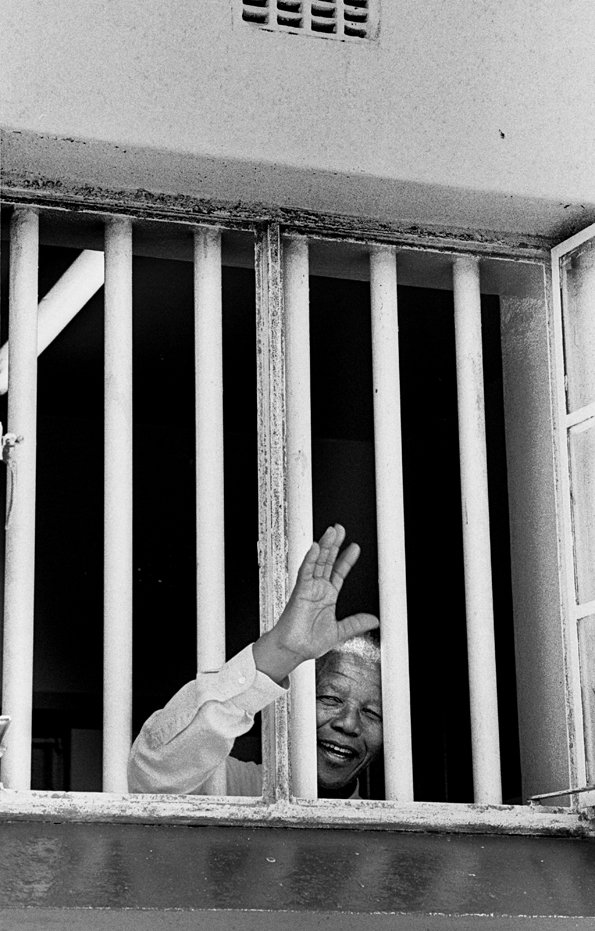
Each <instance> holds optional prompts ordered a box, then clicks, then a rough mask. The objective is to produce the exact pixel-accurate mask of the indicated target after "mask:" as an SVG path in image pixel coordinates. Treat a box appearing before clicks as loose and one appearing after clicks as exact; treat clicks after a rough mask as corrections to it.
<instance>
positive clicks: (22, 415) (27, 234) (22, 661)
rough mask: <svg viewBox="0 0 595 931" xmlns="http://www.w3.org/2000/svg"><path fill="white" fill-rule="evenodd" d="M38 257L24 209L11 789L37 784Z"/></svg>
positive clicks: (15, 226)
mask: <svg viewBox="0 0 595 931" xmlns="http://www.w3.org/2000/svg"><path fill="white" fill-rule="evenodd" d="M38 255H39V217H38V215H37V212H36V211H35V210H31V209H28V208H27V209H16V210H15V213H14V216H13V218H12V222H11V227H10V283H9V302H10V311H9V312H10V349H9V371H10V375H9V381H8V389H9V390H8V424H7V429H8V432H10V433H15V434H17V435H18V436H22V437H23V439H22V442H20V443H18V444H17V445H16V446H15V447H14V448H13V450H12V460H13V463H14V464H15V465H14V468H15V473H14V474H13V478H12V496H13V500H12V505H11V500H10V499H11V480H10V478H9V479H8V482H9V484H8V486H7V487H8V496H7V519H8V517H9V514H10V519H9V520H8V527H7V530H6V564H5V573H6V581H5V589H4V649H3V669H2V712H3V714H9V715H10V716H11V717H12V725H11V729H10V732H9V737H8V738H7V751H6V754H5V756H4V758H3V760H2V780H3V782H4V784H5V785H6V787H7V788H11V789H28V788H29V787H30V785H31V714H32V708H33V608H34V602H33V598H34V580H35V464H36V420H37V266H38ZM9 509H10V511H9Z"/></svg>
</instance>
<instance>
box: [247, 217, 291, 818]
mask: <svg viewBox="0 0 595 931" xmlns="http://www.w3.org/2000/svg"><path fill="white" fill-rule="evenodd" d="M281 252H282V248H281V234H280V229H279V226H278V224H276V223H270V224H268V225H267V228H266V230H263V232H262V233H260V234H258V235H257V237H256V242H255V259H256V263H255V271H256V340H257V343H256V345H257V352H256V370H257V416H258V510H259V520H258V533H259V538H258V564H259V576H260V623H261V626H260V629H261V633H264V632H265V631H267V630H272V628H273V627H274V625H275V623H276V622H277V619H278V618H279V617H280V615H281V612H282V611H283V608H284V607H285V604H286V601H287V549H286V548H287V469H286V461H287V446H286V420H287V418H286V404H285V395H286V379H285V339H284V335H285V329H284V326H285V321H284V319H283V285H282V278H283V269H282V267H281V263H282V260H281ZM288 704H289V696H288V695H285V696H284V697H283V698H280V699H278V700H277V701H276V702H275V703H274V704H273V705H272V706H271V705H269V706H268V708H264V709H263V712H262V736H263V739H262V753H263V760H264V763H265V766H264V769H263V796H264V798H265V800H266V801H267V802H275V801H282V802H286V801H288V800H289V797H290V785H289V749H288V748H289V742H288V726H287V721H288Z"/></svg>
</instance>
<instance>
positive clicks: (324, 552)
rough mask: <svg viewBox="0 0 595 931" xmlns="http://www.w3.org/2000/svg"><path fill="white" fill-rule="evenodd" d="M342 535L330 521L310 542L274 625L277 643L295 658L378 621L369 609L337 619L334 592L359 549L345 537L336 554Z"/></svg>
mask: <svg viewBox="0 0 595 931" xmlns="http://www.w3.org/2000/svg"><path fill="white" fill-rule="evenodd" d="M344 540H345V529H344V528H343V527H342V526H341V525H340V524H335V526H334V527H329V528H328V529H327V530H326V531H325V533H324V534H323V535H322V537H321V538H320V541H319V543H313V544H312V546H311V547H310V549H309V550H308V552H307V553H306V556H305V558H304V561H303V563H302V565H301V566H300V570H299V572H298V577H297V581H296V584H295V587H294V589H293V592H292V593H291V597H290V599H289V601H288V603H287V606H286V608H285V610H284V611H283V614H282V615H281V617H280V618H279V621H278V623H277V625H276V629H277V634H278V636H279V638H280V643H281V644H282V646H283V647H284V648H285V649H287V650H290V651H291V652H292V653H295V654H296V655H297V656H299V657H300V659H301V660H306V659H316V658H318V657H319V656H322V655H323V654H324V653H327V652H328V651H329V650H332V649H333V648H334V647H337V646H338V645H339V644H341V643H344V642H345V641H346V640H349V638H350V637H355V636H357V635H358V634H362V633H364V632H365V631H367V630H372V629H373V628H375V627H378V619H377V618H375V617H374V615H372V614H352V615H350V616H349V617H346V618H343V620H341V621H338V620H337V616H336V606H337V599H338V597H339V592H340V591H341V588H342V586H343V582H344V581H345V579H346V578H347V576H348V575H349V572H350V571H351V569H352V568H353V566H354V565H355V563H356V562H357V560H358V558H359V554H360V549H359V546H358V545H357V544H356V543H350V544H349V546H347V547H346V548H345V550H344V551H343V552H342V553H341V554H339V550H340V548H341V545H342V543H343V541H344Z"/></svg>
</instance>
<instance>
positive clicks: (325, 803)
mask: <svg viewBox="0 0 595 931" xmlns="http://www.w3.org/2000/svg"><path fill="white" fill-rule="evenodd" d="M186 222H187V223H188V222H189V221H186ZM37 225H38V214H37V211H36V209H33V208H29V207H24V208H23V207H17V208H16V210H15V213H14V219H13V224H12V230H11V269H10V276H11V277H10V304H11V307H10V313H11V317H10V349H9V352H10V360H9V398H8V400H9V414H8V424H7V428H8V430H9V431H10V432H12V433H15V434H18V435H19V436H21V435H22V436H23V437H24V439H23V442H22V443H18V444H17V446H16V452H15V453H13V454H12V455H13V456H14V462H15V463H16V464H17V466H16V468H17V475H18V481H17V493H16V494H15V495H14V500H13V501H12V502H11V510H10V520H9V522H8V528H7V550H6V554H7V556H6V589H5V627H4V652H3V708H2V711H3V713H5V714H10V715H12V716H13V723H12V727H11V731H10V752H9V753H7V754H6V755H5V757H4V759H3V761H2V779H3V782H4V784H5V786H7V787H8V789H9V790H16V792H13V793H11V792H10V791H8V792H6V793H2V794H0V812H2V811H4V812H5V813H11V812H12V813H14V811H15V810H17V809H18V807H19V805H20V806H21V807H20V810H21V811H28V812H29V813H34V812H35V811H37V812H38V813H42V812H47V811H49V810H50V808H51V805H52V801H51V800H50V799H49V797H46V795H45V794H44V793H32V794H30V795H28V796H27V798H26V799H25V798H24V797H22V796H21V795H20V791H21V790H26V789H28V787H29V784H30V783H29V771H30V744H31V708H32V654H33V640H32V637H33V594H32V593H33V576H34V567H33V546H34V539H35V528H34V519H35V511H34V502H35V390H34V389H35V386H36V359H37V338H38V337H37V328H38V320H37V311H38V301H37V284H36V275H37V250H38V232H37ZM189 225H190V227H191V230H192V239H193V252H192V255H193V261H194V311H195V313H194V323H195V379H196V380H195V388H196V395H195V397H196V424H195V428H196V435H195V439H196V488H197V503H196V528H197V553H196V556H197V618H198V621H197V656H198V662H197V666H198V669H199V670H203V671H208V670H210V669H213V668H215V667H218V666H220V665H221V664H222V663H223V662H224V661H225V576H224V554H225V548H224V547H225V537H224V508H223V505H224V499H223V404H222V398H223V373H222V277H221V272H222V237H221V228H220V227H219V226H216V227H215V226H208V227H207V226H202V225H201V226H197V225H196V223H192V222H190V223H189ZM322 238H323V237H322ZM587 239H588V237H583V239H581V240H580V241H573V244H572V245H570V246H569V247H568V248H567V249H566V252H569V251H571V250H572V249H575V248H578V247H581V246H582V245H583V243H585V242H587ZM311 241H312V237H311V236H310V235H309V234H306V233H304V232H302V231H300V230H298V231H297V232H296V231H294V230H290V229H287V230H285V229H283V230H281V229H280V228H279V226H277V225H276V224H275V223H272V222H270V223H269V222H267V223H266V224H261V226H260V227H258V229H257V233H256V248H255V272H256V337H257V402H258V413H257V416H258V431H257V432H258V465H259V468H258V482H259V544H258V545H259V565H260V611H261V629H263V630H267V629H270V628H271V627H272V626H273V625H274V623H275V622H276V620H277V619H278V617H279V614H280V612H281V610H282V609H283V607H284V604H285V599H286V597H287V594H288V592H289V591H290V590H291V587H292V585H293V583H294V580H295V575H296V573H297V568H298V566H299V564H300V562H301V559H302V558H303V554H304V552H305V550H306V549H307V547H308V545H309V543H310V541H311V539H312V535H313V514H312V450H311V434H312V427H311V418H310V400H311V399H310V334H309V276H310V275H311V274H313V271H312V257H311V252H310V249H309V243H310V242H311ZM328 242H329V246H332V238H331V237H329V239H328ZM362 246H363V248H364V249H365V250H367V254H368V256H369V282H370V297H371V325H372V371H373V385H374V444H375V461H376V466H375V468H376V473H375V478H376V509H377V528H378V566H379V568H378V574H379V596H380V615H381V619H382V622H383V627H382V670H383V704H384V744H385V785H386V801H369V802H368V801H365V800H358V801H329V800H324V799H320V800H318V799H317V798H316V744H315V710H314V709H315V686H314V664H313V663H310V664H305V665H304V667H303V668H302V669H301V670H300V672H299V673H298V675H297V676H294V677H293V682H292V693H291V695H290V697H289V699H282V700H279V701H278V702H277V703H276V705H275V707H274V708H271V709H267V711H266V713H265V714H264V715H263V718H264V728H263V761H264V777H263V778H264V789H263V798H262V799H251V800H249V801H246V800H230V799H227V798H224V797H222V796H225V788H226V787H225V782H224V777H222V778H221V779H220V778H219V774H216V775H215V777H214V778H213V781H212V784H211V786H210V795H211V797H210V798H209V799H201V798H200V797H196V798H193V799H190V800H188V799H184V798H181V799H174V798H172V797H166V796H164V797H157V796H150V797H143V796H138V797H125V793H126V789H127V786H126V761H127V755H128V750H129V747H130V742H131V730H132V728H131V720H132V718H131V714H132V426H133V424H132V252H133V221H132V220H131V219H129V218H126V217H107V218H106V220H105V505H104V507H105V511H104V514H105V527H104V529H105V538H104V545H105V557H104V625H105V638H104V742H103V747H104V768H103V769H104V793H105V795H104V796H97V797H96V796H92V795H90V794H89V795H86V794H83V795H85V797H84V798H83V797H82V796H80V800H81V802H82V803H83V804H84V805H86V806H87V811H88V813H89V817H96V816H98V813H99V812H100V811H103V812H104V813H105V812H106V811H108V810H109V811H113V812H120V813H121V814H122V816H123V817H124V818H125V819H126V820H147V821H160V820H162V819H163V820H167V819H171V818H174V820H176V818H177V819H179V820H182V821H184V822H187V821H190V822H192V821H193V820H200V819H201V817H203V815H204V816H205V817H207V818H211V819H213V818H215V819H217V820H219V819H220V820H224V821H230V822H233V821H245V822H246V823H269V824H271V823H286V824H307V823H310V822H312V823H315V822H318V823H320V821H322V822H323V823H327V824H345V825H348V824H351V825H354V824H359V825H366V824H367V825H370V826H389V825H392V826H401V827H409V828H410V829H414V830H417V829H423V826H424V825H426V826H427V825H429V824H436V823H439V824H440V825H441V826H442V827H444V826H447V825H450V829H454V830H458V829H461V830H463V829H464V825H465V824H466V825H473V829H480V828H481V826H482V825H483V826H484V827H485V825H486V824H488V825H491V826H492V827H493V828H494V829H496V830H508V831H514V832H516V831H522V832H525V831H527V832H535V831H537V832H540V831H544V832H548V831H553V832H554V833H555V832H560V833H564V832H568V833H572V832H575V833H580V832H581V831H587V827H585V825H584V822H580V824H579V821H578V820H577V819H578V815H577V812H576V810H570V809H569V810H568V811H559V810H556V811H553V810H549V809H546V808H543V810H541V809H539V808H537V807H532V806H529V807H526V806H513V809H514V811H506V812H505V811H504V810H503V809H501V808H500V807H499V806H500V804H501V800H502V794H501V774H500V759H499V726H498V710H497V693H496V654H495V645H494V621H493V607H492V592H491V586H492V581H491V557H490V540H489V514H488V509H487V464H486V446H485V443H486V441H485V414H484V398H483V370H482V353H481V305H480V292H481V288H480V284H481V282H480V272H479V262H478V259H477V257H476V256H473V255H472V254H471V253H470V251H469V247H468V245H465V247H464V248H462V249H461V250H460V251H459V252H456V251H454V252H453V253H452V254H451V255H450V256H449V261H450V262H451V264H452V284H453V295H454V315H455V336H456V363H457V384H458V410H459V426H460V453H461V458H460V466H461V485H462V506H463V531H464V532H463V540H464V561H465V589H466V611H467V624H468V654H469V679H470V700H471V716H472V749H473V776H474V801H475V806H488V809H489V810H487V812H486V811H482V810H480V809H479V808H477V807H474V806H472V805H469V806H456V805H450V806H449V805H445V804H439V803H423V802H416V801H414V792H413V752H412V746H411V707H410V685H409V674H408V663H409V660H408V642H407V592H406V582H405V523H404V504H403V474H402V437H401V413H400V390H401V385H400V370H399V345H398V302H397V265H398V264H399V269H400V267H401V264H400V263H401V258H400V255H399V253H400V251H402V250H403V251H404V252H406V251H407V246H406V245H405V246H402V245H395V244H394V243H390V242H388V243H387V242H383V241H382V238H381V237H379V238H378V241H374V242H372V243H371V244H370V243H368V242H366V243H363V241H362ZM415 248H416V250H417V253H416V260H417V256H418V255H419V250H420V245H419V243H416V244H415ZM566 252H565V251H564V250H563V249H562V247H559V251H558V254H557V255H556V256H555V263H556V262H558V261H559V260H560V257H561V256H562V255H563V254H566ZM442 258H443V256H440V259H442ZM406 261H407V256H405V261H404V264H406ZM589 267H590V266H589ZM314 273H315V272H314ZM399 274H400V273H399ZM594 281H595V275H593V276H591V277H589V274H585V275H584V277H583V279H582V280H581V288H582V289H583V291H581V294H582V293H583V292H584V293H585V294H588V295H589V300H591V297H590V295H592V291H593V290H595V288H594V286H593V282H594ZM556 287H557V290H558V297H557V298H556ZM559 290H560V288H559V284H558V285H557V284H556V280H555V274H554V302H555V301H556V300H558V301H559ZM565 300H566V301H568V299H567V298H565ZM581 300H582V298H581ZM563 301H564V299H563ZM557 306H558V307H559V306H560V305H559V304H558V305H556V303H555V306H554V311H556V307H557ZM564 313H567V308H566V306H565V305H563V306H562V309H561V310H560V321H559V327H560V332H559V333H558V336H557V339H558V343H557V346H558V352H559V359H558V362H559V363H561V364H562V365H563V357H562V348H561V347H562V338H563V333H562V314H564ZM581 319H582V318H581ZM581 326H582V329H581V331H580V334H579V335H580V340H579V342H581V344H582V345H584V342H585V340H586V341H587V343H588V344H589V345H590V344H591V343H590V342H589V341H590V340H591V339H592V341H593V342H595V326H593V323H592V317H591V318H588V315H586V314H585V315H584V321H583V322H582V323H581ZM589 328H590V329H589ZM567 330H568V322H567V319H566V317H565V318H564V331H565V332H567ZM56 332H58V330H56ZM585 333H586V334H587V335H584V334H585ZM566 375H568V376H569V382H568V383H569V384H570V381H571V379H570V373H569V372H566ZM585 377H587V376H585ZM556 379H557V380H556ZM554 380H555V383H556V385H557V386H558V388H559V390H560V391H561V392H562V394H561V395H560V394H559V395H558V396H559V398H560V404H561V405H562V407H563V413H561V422H562V423H563V425H564V443H563V444H561V446H562V447H563V448H564V449H566V448H567V447H566V443H567V441H568V443H569V446H570V459H569V460H568V461H567V463H566V465H567V480H566V481H567V485H566V499H565V501H566V503H565V505H564V508H565V510H564V515H563V525H564V528H565V531H564V532H565V534H566V536H565V541H566V542H565V547H566V550H565V552H566V560H567V565H568V566H569V567H570V568H569V570H568V578H569V579H570V580H571V581H569V585H568V591H569V592H570V591H572V598H573V601H572V609H571V612H570V613H571V614H573V618H574V620H573V626H571V629H570V632H569V633H568V635H567V646H568V649H567V657H566V662H567V664H569V667H568V668H569V669H570V670H571V672H570V676H569V681H570V688H569V691H568V706H569V709H570V711H569V716H570V717H572V720H573V722H574V723H573V727H575V728H576V733H579V734H580V735H581V739H582V750H581V749H579V750H578V751H577V756H576V761H575V762H576V766H575V773H576V778H577V779H578V780H579V781H580V779H583V780H585V781H586V780H588V778H592V777H593V766H594V761H593V757H592V755H591V756H590V753H591V751H590V749H589V748H590V746H592V744H590V741H591V740H592V733H593V731H594V730H595V721H594V720H593V708H592V707H591V706H589V703H588V696H587V695H586V692H585V688H586V686H585V683H587V685H588V687H589V688H592V680H591V679H589V678H588V677H589V675H591V674H590V673H589V671H588V670H589V668H590V666H591V665H592V661H593V657H594V656H595V634H593V628H592V623H593V617H594V616H595V610H593V608H594V602H595V592H593V590H592V587H590V586H591V581H592V579H591V576H590V575H589V572H590V571H591V570H590V567H589V563H588V560H585V559H584V558H583V556H584V553H585V548H586V549H587V550H588V544H589V541H591V540H592V539H593V536H592V534H593V510H592V501H591V499H590V498H589V489H591V488H592V485H591V484H590V483H591V478H592V476H593V474H594V472H595V470H594V468H593V465H592V460H593V459H594V458H595V451H594V450H593V444H592V443H591V445H590V446H589V447H588V449H587V451H586V452H585V453H581V457H582V458H579V455H578V453H576V452H574V448H573V439H574V438H575V437H577V438H580V437H582V438H585V437H587V438H588V440H587V441H588V442H589V441H590V438H591V436H592V435H595V426H593V424H595V416H594V411H595V407H594V405H595V392H590V393H589V390H587V389H588V388H589V386H588V385H587V387H586V388H585V390H584V391H583V392H582V394H581V395H580V397H579V398H578V400H577V401H576V404H574V405H572V406H571V407H569V408H568V409H567V408H566V403H565V400H564V394H563V387H560V385H561V384H562V385H563V382H561V381H560V378H559V373H558V374H557V375H555V378H554ZM583 387H584V386H583ZM573 390H574V389H573ZM19 405H20V406H19ZM591 431H593V432H591ZM562 465H564V463H563V462H562ZM570 470H573V471H572V475H571V471H570ZM589 470H591V471H589ZM581 482H582V486H581ZM571 487H572V488H573V489H574V488H577V489H578V493H574V492H573V496H572V497H571V493H570V492H571ZM573 502H574V503H573ZM577 502H578V504H577ZM577 507H578V508H581V510H580V513H578V511H577ZM573 508H574V510H573ZM589 508H591V510H589ZM580 520H583V525H582V526H583V527H584V529H583V530H582V531H581V534H580V535H579V536H578V537H577V536H576V527H577V523H578V522H579V521H580ZM573 528H574V531H575V536H574V538H573V536H572V532H573ZM577 554H578V555H577ZM581 554H582V555H581ZM581 559H583V561H582V562H581ZM575 580H576V586H575ZM581 586H582V587H581ZM201 619H202V621H201ZM205 620H208V623H204V621H205ZM581 661H582V663H583V665H582V667H581ZM17 670H18V675H17V672H16V671H17ZM585 735H586V737H585ZM589 735H590V736H589ZM576 788H581V786H579V785H576ZM213 796H216V797H213ZM217 796H218V797H217ZM53 804H54V808H55V810H56V811H59V812H60V817H69V816H70V815H72V816H74V812H75V810H76V805H75V804H74V802H73V801H72V800H71V798H70V796H68V795H67V794H66V795H64V796H61V797H60V798H56V799H55V800H54V803H53ZM576 804H577V805H578V804H580V805H581V807H582V808H584V807H585V805H588V804H592V802H591V799H590V797H589V795H588V794H587V796H586V797H584V796H583V797H582V798H581V799H580V800H578V801H576ZM517 808H518V810H517ZM143 812H144V817H143ZM176 812H177V815H176V814H175V813H176ZM69 813H70V814H69ZM40 816H44V815H43V814H41V815H40ZM432 819H434V820H433V821H432Z"/></svg>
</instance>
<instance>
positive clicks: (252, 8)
mask: <svg viewBox="0 0 595 931" xmlns="http://www.w3.org/2000/svg"><path fill="white" fill-rule="evenodd" d="M241 4H242V19H243V20H244V22H246V23H253V24H254V25H256V26H262V27H263V28H264V29H272V30H274V31H276V32H299V33H302V34H304V33H305V34H306V35H310V36H320V37H321V38H327V39H342V40H344V39H373V38H375V36H376V32H377V24H378V23H377V9H378V0H241Z"/></svg>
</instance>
